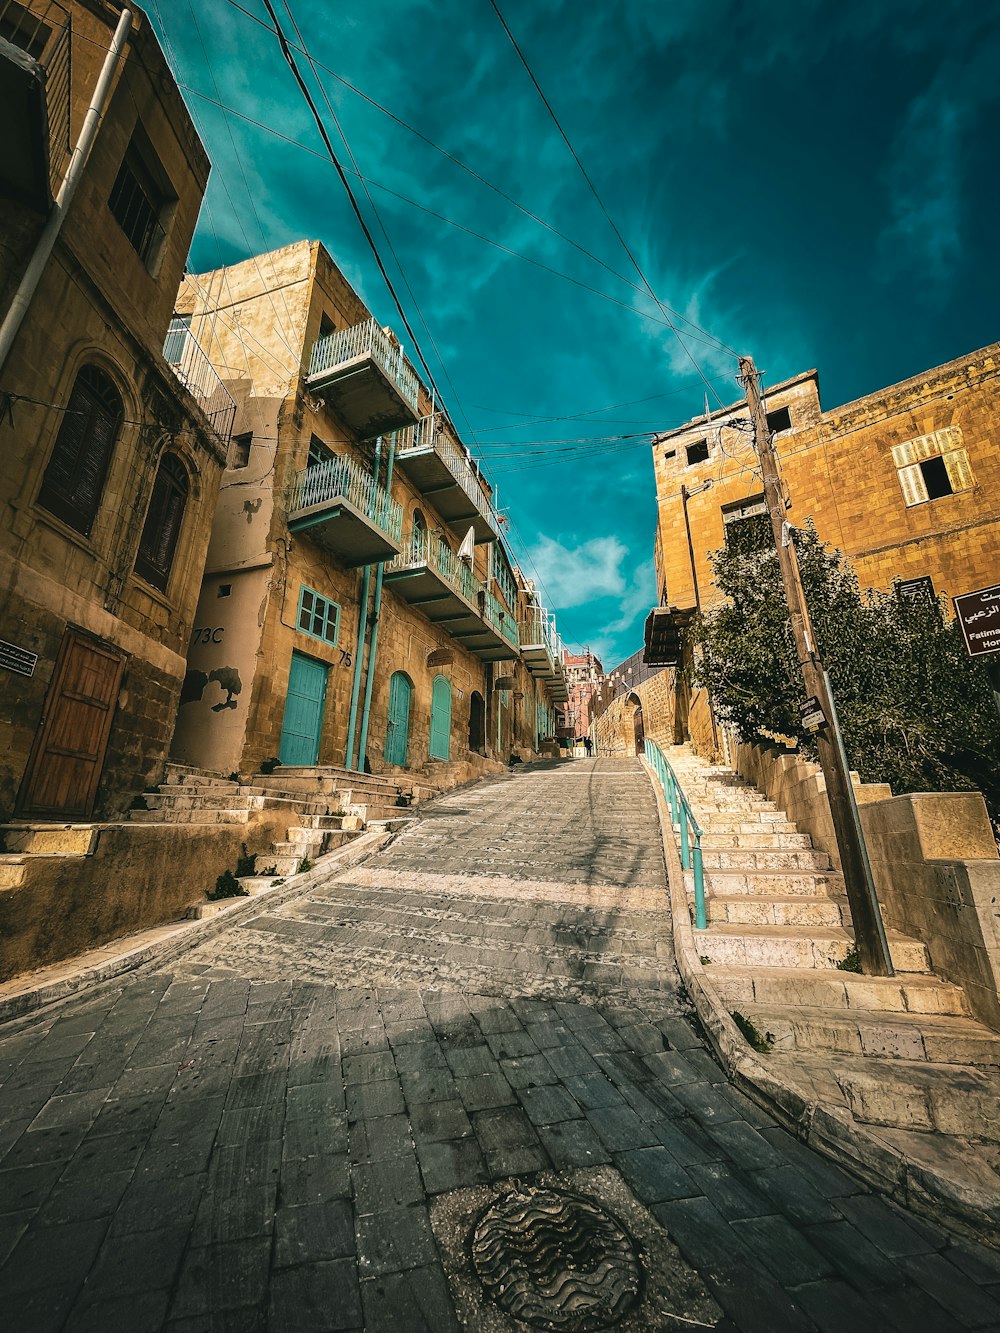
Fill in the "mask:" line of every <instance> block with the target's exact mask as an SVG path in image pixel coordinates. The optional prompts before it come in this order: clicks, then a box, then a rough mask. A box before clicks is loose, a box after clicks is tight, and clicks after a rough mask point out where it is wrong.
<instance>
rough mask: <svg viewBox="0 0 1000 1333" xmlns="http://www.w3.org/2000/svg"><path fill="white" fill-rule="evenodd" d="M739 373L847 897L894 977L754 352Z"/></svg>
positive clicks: (868, 962) (863, 938) (864, 937)
mask: <svg viewBox="0 0 1000 1333" xmlns="http://www.w3.org/2000/svg"><path fill="white" fill-rule="evenodd" d="M740 378H741V379H742V381H743V384H744V386H745V387H746V391H747V406H748V408H749V409H750V420H751V423H752V425H753V437H754V445H755V447H756V450H757V456H758V458H759V459H760V465H761V475H762V478H763V482H764V500H765V502H766V504H767V512H768V513H769V515H770V516H771V527H772V529H773V531H774V544H775V547H776V549H777V552H778V564H779V566H780V568H781V581H782V583H783V584H784V588H785V600H786V601H787V603H788V612H789V615H790V617H791V621H792V637H793V638H794V640H795V649H796V653H797V655H798V659H799V666H800V667H801V668H802V678H803V681H804V682H805V688H806V694H807V695H809V696H811V697H812V698H814V699H815V700H817V702H818V703H819V706H820V708H821V709H822V712H823V716H824V718H825V725H823V726H821V727H820V728H819V730H818V731H817V733H816V749H817V751H818V753H819V762H820V765H821V767H822V769H823V777H824V778H825V779H826V795H827V799H828V801H829V802H830V814H831V816H832V817H833V829H834V834H835V836H836V839H837V850H838V851H839V853H840V863H841V866H842V868H843V872H844V883H845V885H846V887H847V899H848V902H849V903H850V906H851V917H852V919H853V922H854V939H855V944H856V946H857V950H858V955H859V957H860V959H861V966H862V968H863V970H864V971H865V972H868V973H870V974H872V975H874V976H880V977H891V976H892V975H893V967H892V960H891V958H890V957H889V946H888V943H887V942H886V938H885V927H884V926H883V924H882V912H881V909H880V908H879V903H878V897H877V895H876V892H875V884H874V881H873V879H872V872H871V866H870V864H869V862H868V852H867V850H866V848H865V841H864V834H863V832H862V829H861V817H860V815H859V813H858V805H857V801H856V800H855V797H854V787H853V785H852V783H851V773H850V766H849V765H848V762H847V755H846V753H845V751H844V743H843V740H842V738H841V734H840V724H839V722H838V721H837V710H836V707H835V705H834V700H833V693H832V691H831V689H830V679H829V677H828V676H827V674H826V671H825V670H824V669H823V663H822V662H821V661H820V657H819V652H818V650H817V647H816V640H815V637H814V635H813V632H812V625H811V624H810V621H809V608H808V606H807V604H806V598H805V592H804V590H803V587H802V580H801V578H800V576H799V565H798V560H797V558H796V554H795V546H794V544H793V542H792V537H791V528H790V526H789V524H788V522H787V520H786V518H785V495H784V491H783V488H782V483H781V473H780V471H779V467H778V457H777V454H776V453H775V450H774V445H773V443H772V441H771V432H770V430H769V428H768V425H767V412H766V410H765V407H764V400H763V399H762V398H761V395H760V381H759V377H758V374H757V368H756V366H755V365H754V363H753V360H752V359H751V358H750V357H748V356H741V357H740Z"/></svg>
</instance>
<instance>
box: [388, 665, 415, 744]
mask: <svg viewBox="0 0 1000 1333" xmlns="http://www.w3.org/2000/svg"><path fill="white" fill-rule="evenodd" d="M412 694H413V684H412V682H411V680H410V678H409V676H408V675H406V673H405V672H403V671H395V672H393V674H392V678H391V679H390V681H389V720H388V722H387V723H386V728H385V762H386V763H387V764H395V765H396V766H397V767H399V768H405V767H406V750H407V745H408V743H409V739H410V697H411V695H412Z"/></svg>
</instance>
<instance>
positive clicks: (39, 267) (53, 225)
mask: <svg viewBox="0 0 1000 1333" xmlns="http://www.w3.org/2000/svg"><path fill="white" fill-rule="evenodd" d="M131 28H132V11H131V10H130V9H123V10H122V12H121V18H119V20H118V26H117V28H116V29H115V35H114V37H112V39H111V46H110V47H109V49H108V54H107V55H106V56H105V58H104V65H103V68H102V69H101V75H100V78H99V79H98V80H97V86H96V87H95V89H94V95H93V97H92V98H91V101H90V106H89V107H88V108H87V114H86V116H85V117H84V121H83V128H82V129H81V130H80V137H79V139H77V141H76V146H75V147H74V149H73V156H72V157H71V158H70V162H69V167H68V168H67V171H66V175H65V177H64V178H63V183H62V185H61V186H60V188H59V193H58V195H56V199H55V203H54V204H53V205H52V208H51V210H50V212H49V216H48V217H47V218H46V220H45V226H44V227H43V228H42V234H41V236H39V238H38V243H37V245H36V246H35V250H34V253H33V254H32V256H31V259H30V260H29V261H28V267H27V268H26V269H25V271H24V277H23V278H22V279H21V281H20V283H19V284H18V288H17V292H16V293H15V295H14V299H13V301H12V302H11V305H10V309H9V310H8V311H7V314H6V315H5V316H4V320H3V323H2V324H0V369H2V368H3V366H4V364H5V363H6V360H7V357H8V356H9V355H10V349H11V348H12V347H13V345H14V339H15V338H16V337H17V333H18V330H19V329H20V327H21V325H22V324H23V323H24V317H25V315H26V314H27V313H28V307H29V306H30V305H31V301H32V298H33V297H34V295H35V292H36V291H37V289H38V284H39V283H40V282H41V280H42V274H43V273H44V272H45V265H46V264H47V263H48V261H49V256H50V255H51V254H52V250H53V248H54V247H55V243H56V241H57V239H58V237H59V233H60V231H62V225H63V223H64V222H65V220H66V214H67V212H68V211H69V206H70V204H71V203H72V202H73V196H74V195H75V194H76V189H77V186H78V185H79V184H80V181H81V180H82V178H83V173H84V170H85V169H86V166H87V162H88V160H89V158H90V152H91V149H92V148H93V146H94V140H95V139H96V138H97V132H98V130H99V129H100V128H101V124H102V122H103V120H104V113H105V112H106V111H107V109H108V103H109V102H110V100H111V81H112V79H113V78H114V76H115V70H116V69H117V66H118V61H119V60H120V59H121V55H122V52H123V51H124V49H125V43H126V42H127V41H128V36H129V32H130V31H131Z"/></svg>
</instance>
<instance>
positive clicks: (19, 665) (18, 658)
mask: <svg viewBox="0 0 1000 1333" xmlns="http://www.w3.org/2000/svg"><path fill="white" fill-rule="evenodd" d="M37 661H38V654H37V653H29V652H28V650H27V648H19V647H18V646H17V644H16V643H7V642H6V641H5V640H4V639H0V668H2V669H3V670H4V671H13V672H14V674H15V675H17V676H31V675H33V674H34V671H35V663H36V662H37Z"/></svg>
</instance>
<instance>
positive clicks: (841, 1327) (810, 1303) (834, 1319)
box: [795, 1278, 873, 1333]
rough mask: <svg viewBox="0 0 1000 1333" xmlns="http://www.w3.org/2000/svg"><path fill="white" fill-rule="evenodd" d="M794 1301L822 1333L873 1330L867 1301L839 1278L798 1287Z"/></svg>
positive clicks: (850, 1332)
mask: <svg viewBox="0 0 1000 1333" xmlns="http://www.w3.org/2000/svg"><path fill="white" fill-rule="evenodd" d="M795 1300H796V1302H797V1303H798V1304H799V1305H801V1307H802V1309H803V1310H804V1311H805V1312H806V1314H807V1315H809V1317H810V1318H811V1319H812V1320H813V1322H814V1323H815V1325H816V1327H817V1328H818V1329H820V1331H821V1333H858V1329H863V1328H871V1327H873V1325H872V1312H871V1307H870V1306H869V1305H868V1303H867V1301H866V1300H865V1298H864V1297H863V1296H860V1295H859V1294H858V1293H857V1292H856V1291H854V1290H853V1289H852V1288H851V1287H849V1286H848V1285H847V1283H846V1282H842V1281H840V1280H839V1279H837V1278H824V1279H823V1280H822V1281H820V1282H809V1283H807V1284H805V1285H803V1286H799V1287H796V1288H795Z"/></svg>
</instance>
